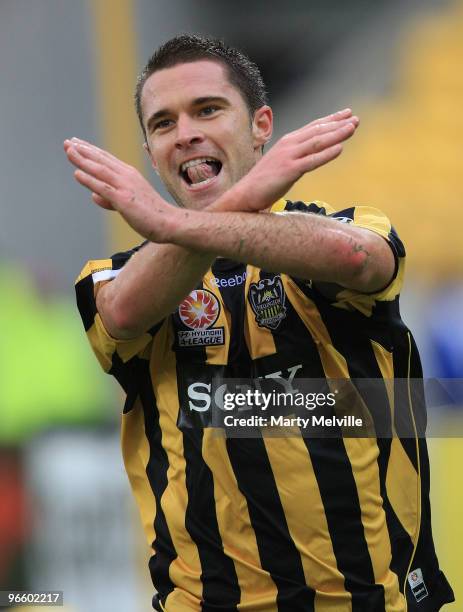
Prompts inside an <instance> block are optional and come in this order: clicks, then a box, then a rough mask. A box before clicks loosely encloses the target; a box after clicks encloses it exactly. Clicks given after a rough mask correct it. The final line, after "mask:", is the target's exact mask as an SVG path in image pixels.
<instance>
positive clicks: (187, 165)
mask: <svg viewBox="0 0 463 612" xmlns="http://www.w3.org/2000/svg"><path fill="white" fill-rule="evenodd" d="M208 161H212V162H215V161H217V160H216V159H214V158H213V157H198V158H197V159H190V161H187V162H184V163H183V164H182V165H181V166H180V169H181V171H182V172H185V170H186V169H187V168H191V167H192V166H197V165H198V164H203V163H204V162H208Z"/></svg>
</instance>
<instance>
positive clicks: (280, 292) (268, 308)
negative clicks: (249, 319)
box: [249, 276, 286, 330]
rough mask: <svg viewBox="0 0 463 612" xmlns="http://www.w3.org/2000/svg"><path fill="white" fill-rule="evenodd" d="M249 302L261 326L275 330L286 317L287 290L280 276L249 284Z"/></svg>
mask: <svg viewBox="0 0 463 612" xmlns="http://www.w3.org/2000/svg"><path fill="white" fill-rule="evenodd" d="M249 302H250V304H251V307H252V309H253V311H254V314H255V315H256V321H257V324H258V326H259V327H266V328H267V329H271V330H275V329H277V328H278V327H279V325H280V323H281V322H282V320H283V319H284V318H285V317H286V307H285V291H284V289H283V283H282V281H281V278H280V277H279V276H274V277H273V278H272V279H269V278H263V279H261V280H260V281H259V282H258V283H251V284H250V286H249Z"/></svg>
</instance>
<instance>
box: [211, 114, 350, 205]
mask: <svg viewBox="0 0 463 612" xmlns="http://www.w3.org/2000/svg"><path fill="white" fill-rule="evenodd" d="M358 125H359V119H358V117H356V116H353V115H352V111H351V110H350V109H349V108H347V109H345V110H342V111H339V112H337V113H334V114H332V115H328V116H326V117H322V118H320V119H316V120H315V121H312V122H311V123H309V124H307V125H305V126H304V127H302V128H300V129H298V130H296V131H294V132H290V133H289V134H286V135H285V136H283V137H282V138H281V139H280V140H279V141H278V142H277V143H276V144H275V145H274V146H273V147H272V148H271V149H270V151H269V152H268V153H266V154H265V155H264V156H263V157H262V159H260V160H259V161H258V162H257V164H256V165H255V166H254V167H253V168H252V169H251V170H250V171H249V172H248V174H246V176H244V177H243V178H242V179H241V180H240V181H239V182H238V183H237V184H236V189H237V190H238V191H239V193H242V194H243V195H244V194H246V197H245V201H246V206H247V208H246V211H249V212H256V211H260V210H264V209H265V208H268V207H269V206H271V205H272V204H273V203H274V202H276V201H277V200H278V199H279V198H281V197H282V196H284V195H285V193H286V192H287V191H288V190H289V189H290V188H291V187H292V185H293V184H294V183H295V182H296V181H297V180H298V179H299V178H300V177H301V176H302V175H303V174H305V173H306V172H310V171H312V170H315V169H316V168H319V167H320V166H323V165H324V164H327V163H328V162H330V161H332V160H333V159H335V158H336V157H338V155H340V153H341V152H342V143H343V142H344V141H345V140H347V139H348V138H350V137H351V136H352V135H353V134H354V132H355V130H356V129H357V127H358ZM242 200H243V198H237V201H240V202H241V201H242ZM213 207H214V205H212V208H213ZM237 210H238V209H237ZM239 210H241V211H243V210H244V209H243V207H242V206H241V207H240V209H239Z"/></svg>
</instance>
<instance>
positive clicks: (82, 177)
mask: <svg viewBox="0 0 463 612" xmlns="http://www.w3.org/2000/svg"><path fill="white" fill-rule="evenodd" d="M74 178H75V179H76V181H77V182H78V183H80V184H81V185H83V186H84V187H86V188H87V189H90V191H92V192H93V193H95V194H96V195H98V196H100V197H101V198H103V199H104V200H107V201H108V202H111V205H112V206H113V204H114V202H113V198H114V196H115V194H116V191H115V189H114V188H113V187H112V186H111V185H108V184H107V183H105V182H103V181H100V180H98V179H96V178H95V177H93V176H91V175H90V174H87V173H86V172H83V171H82V170H76V171H75V172H74ZM113 207H114V206H113Z"/></svg>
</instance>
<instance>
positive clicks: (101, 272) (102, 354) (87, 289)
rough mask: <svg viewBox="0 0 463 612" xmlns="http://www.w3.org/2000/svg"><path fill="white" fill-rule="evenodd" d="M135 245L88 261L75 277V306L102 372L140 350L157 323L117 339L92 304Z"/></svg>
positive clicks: (144, 346) (143, 349)
mask: <svg viewBox="0 0 463 612" xmlns="http://www.w3.org/2000/svg"><path fill="white" fill-rule="evenodd" d="M138 250H139V247H137V248H135V249H132V250H130V251H126V252H124V253H117V254H116V255H113V256H112V257H111V258H109V259H99V260H92V261H88V262H87V263H86V264H85V266H84V268H83V269H82V271H81V273H80V274H79V276H78V277H77V280H76V285H75V288H76V298H77V307H78V309H79V313H80V316H81V318H82V322H83V325H84V329H85V332H86V334H87V338H88V340H89V342H90V345H91V347H92V349H93V351H94V353H95V355H96V357H97V359H98V361H99V363H100V365H101V367H102V368H103V370H104V371H105V372H109V373H111V370H112V368H113V365H114V363H115V361H117V362H118V363H120V362H122V363H126V362H127V361H129V360H130V359H131V358H132V357H134V356H135V355H138V354H141V353H142V352H144V351H145V350H146V348H147V346H148V344H149V343H150V342H151V341H152V339H153V335H154V333H155V332H156V331H157V329H159V327H160V325H161V324H158V325H157V326H155V328H153V329H151V330H149V331H147V332H146V333H144V334H142V335H141V336H138V337H137V338H131V339H130V340H119V339H116V338H113V337H112V336H111V335H110V334H109V333H108V331H107V330H106V329H105V327H104V325H103V322H102V320H101V317H100V314H99V313H98V310H97V306H96V296H97V293H98V291H99V290H100V289H101V287H102V286H103V285H105V284H106V283H108V282H111V281H112V280H114V278H116V276H117V275H118V274H119V272H120V271H121V270H122V268H123V267H124V265H125V264H126V263H127V262H128V261H129V259H130V258H131V257H132V255H133V254H134V253H135V252H136V251H138Z"/></svg>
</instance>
